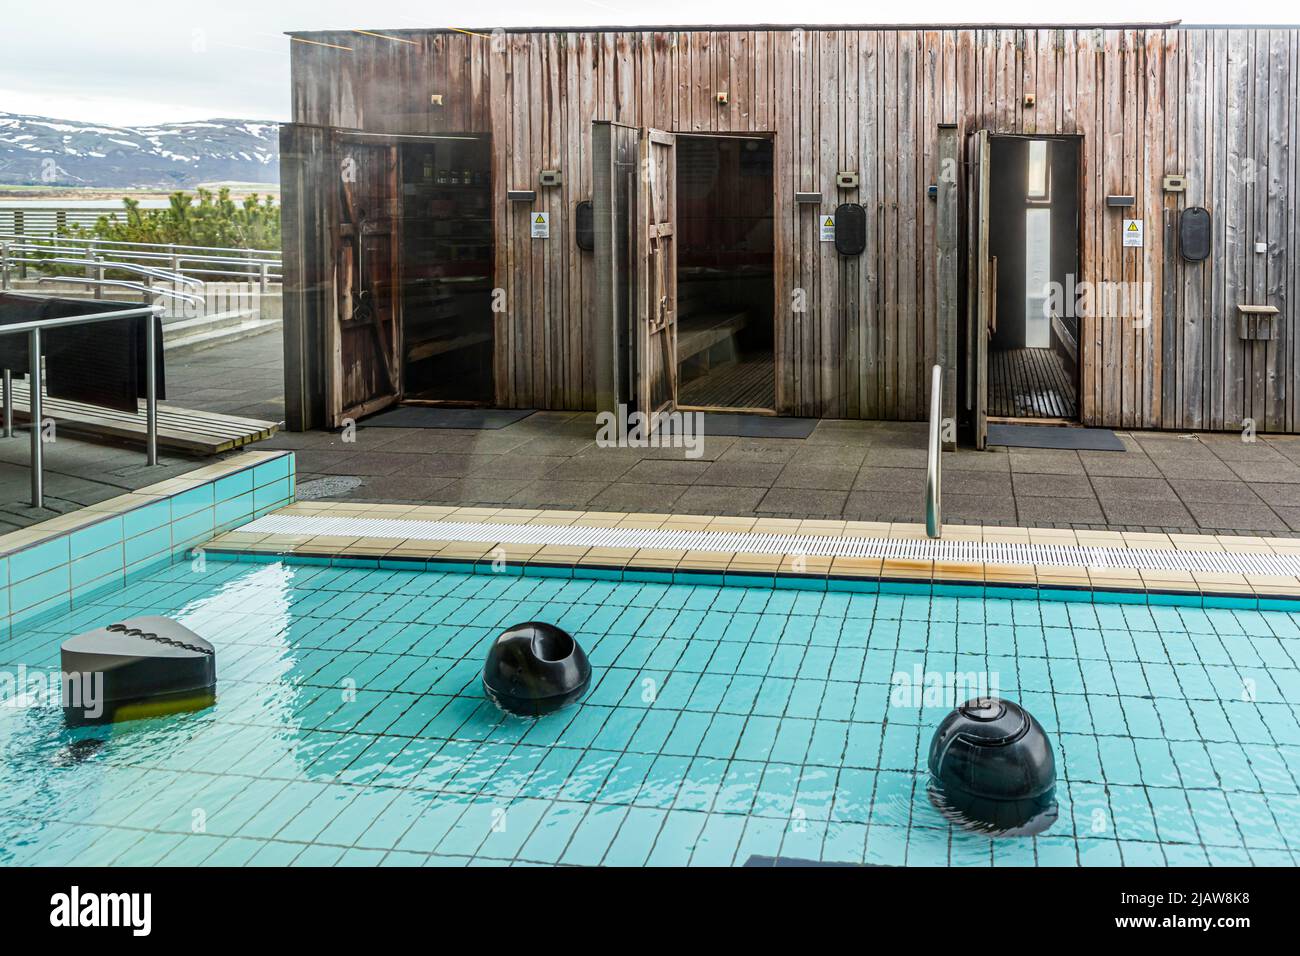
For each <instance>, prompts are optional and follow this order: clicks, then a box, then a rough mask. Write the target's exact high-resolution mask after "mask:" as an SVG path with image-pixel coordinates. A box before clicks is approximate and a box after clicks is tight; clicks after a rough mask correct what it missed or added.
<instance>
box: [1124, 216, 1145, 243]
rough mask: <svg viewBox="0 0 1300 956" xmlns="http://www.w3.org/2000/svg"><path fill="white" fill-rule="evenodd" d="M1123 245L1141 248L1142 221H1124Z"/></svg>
mask: <svg viewBox="0 0 1300 956" xmlns="http://www.w3.org/2000/svg"><path fill="white" fill-rule="evenodd" d="M1124 245H1125V246H1130V247H1135V248H1141V247H1142V220H1141V219H1125V220H1124Z"/></svg>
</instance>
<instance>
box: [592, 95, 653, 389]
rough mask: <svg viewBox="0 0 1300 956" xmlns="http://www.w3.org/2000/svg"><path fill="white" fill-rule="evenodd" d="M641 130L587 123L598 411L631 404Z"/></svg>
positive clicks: (605, 122) (596, 122) (601, 122)
mask: <svg viewBox="0 0 1300 956" xmlns="http://www.w3.org/2000/svg"><path fill="white" fill-rule="evenodd" d="M640 137H641V131H640V130H639V129H637V128H636V127H635V126H623V125H620V124H618V123H611V122H608V121H606V120H595V121H593V122H592V124H591V153H592V159H591V179H592V189H591V201H592V218H593V223H592V249H593V251H594V253H595V256H594V258H595V266H596V325H595V334H594V335H593V338H592V351H593V354H594V357H595V361H596V411H598V412H602V411H611V412H615V413H617V411H618V406H619V405H630V404H632V402H633V401H635V399H634V397H633V395H632V383H633V382H635V381H636V378H637V376H636V373H635V371H634V369H633V368H632V361H633V360H632V354H633V351H634V345H633V340H634V339H635V335H634V334H633V332H634V330H635V329H636V328H637V325H636V323H634V322H633V321H632V289H633V288H634V286H635V283H634V281H633V278H634V276H633V273H634V272H635V267H634V266H633V264H632V253H631V250H630V240H631V238H632V232H631V229H630V223H631V217H632V216H633V215H635V212H634V209H633V205H634V203H635V199H634V197H635V195H636V189H635V182H636V169H637V161H638V159H639V144H640V141H641V138H640Z"/></svg>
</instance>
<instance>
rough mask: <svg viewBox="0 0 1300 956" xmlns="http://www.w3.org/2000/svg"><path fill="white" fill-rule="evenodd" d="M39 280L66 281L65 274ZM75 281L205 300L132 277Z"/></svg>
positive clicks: (194, 302) (195, 302) (178, 298)
mask: <svg viewBox="0 0 1300 956" xmlns="http://www.w3.org/2000/svg"><path fill="white" fill-rule="evenodd" d="M36 281H37V282H66V281H68V280H67V278H66V277H64V276H41V277H40V278H39V279H37V280H36ZM73 281H74V282H78V283H81V284H82V285H88V286H91V285H97V286H100V287H103V286H110V287H112V288H114V289H133V290H135V291H136V292H142V293H144V294H145V295H152V296H162V297H163V298H167V299H171V300H173V301H180V302H186V303H188V304H190V305H198V304H199V303H200V302H202V301H203V297H202V296H197V295H191V294H190V293H188V292H179V291H177V290H176V289H160V288H158V287H157V286H152V285H146V284H145V283H143V282H132V281H131V280H130V279H86V278H83V277H81V276H78V277H76V278H75V279H74V280H73Z"/></svg>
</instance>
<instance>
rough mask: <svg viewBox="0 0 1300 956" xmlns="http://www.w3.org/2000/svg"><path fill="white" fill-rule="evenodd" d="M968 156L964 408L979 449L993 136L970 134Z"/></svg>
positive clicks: (983, 426) (990, 280) (983, 423)
mask: <svg viewBox="0 0 1300 956" xmlns="http://www.w3.org/2000/svg"><path fill="white" fill-rule="evenodd" d="M967 148H968V150H969V153H968V159H967V164H968V177H969V178H968V179H967V184H968V189H967V199H968V215H967V228H968V230H969V235H968V240H967V254H968V257H969V259H968V263H967V271H966V281H967V296H966V303H967V327H966V328H967V332H966V343H967V345H966V408H967V409H968V412H969V415H970V422H971V429H972V432H973V437H974V442H975V447H976V448H979V449H982V448H984V446H985V444H986V442H987V440H988V429H989V424H988V397H989V396H988V392H989V384H988V383H989V371H988V370H989V336H990V334H991V327H990V323H991V321H992V316H993V315H994V311H993V295H994V290H995V288H996V286H995V282H996V279H995V276H996V272H995V270H994V267H995V262H994V260H992V259H991V258H990V256H989V134H988V133H987V132H985V131H984V130H980V131H978V132H976V133H972V134H971V136H970V139H969V142H968V143H967Z"/></svg>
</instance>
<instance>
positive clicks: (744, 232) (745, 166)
mask: <svg viewBox="0 0 1300 956" xmlns="http://www.w3.org/2000/svg"><path fill="white" fill-rule="evenodd" d="M676 151H677V223H676V227H675V228H676V236H677V238H676V255H677V404H678V405H679V406H680V407H686V408H705V409H728V410H733V411H734V410H745V411H756V412H771V411H772V410H774V409H775V407H776V376H775V374H774V366H773V346H774V338H775V337H774V334H773V323H774V315H773V293H772V288H773V287H772V282H773V268H774V240H773V172H772V156H773V152H772V140H771V139H770V138H767V137H755V136H698V135H694V134H678V135H677V140H676Z"/></svg>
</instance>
